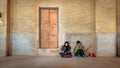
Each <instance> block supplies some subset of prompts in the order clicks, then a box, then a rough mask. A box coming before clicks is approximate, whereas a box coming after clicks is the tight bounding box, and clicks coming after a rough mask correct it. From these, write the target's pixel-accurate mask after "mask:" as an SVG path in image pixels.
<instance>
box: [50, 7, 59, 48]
mask: <svg viewBox="0 0 120 68" xmlns="http://www.w3.org/2000/svg"><path fill="white" fill-rule="evenodd" d="M50 45H51V46H50V47H51V48H53V47H57V10H56V9H51V10H50Z"/></svg>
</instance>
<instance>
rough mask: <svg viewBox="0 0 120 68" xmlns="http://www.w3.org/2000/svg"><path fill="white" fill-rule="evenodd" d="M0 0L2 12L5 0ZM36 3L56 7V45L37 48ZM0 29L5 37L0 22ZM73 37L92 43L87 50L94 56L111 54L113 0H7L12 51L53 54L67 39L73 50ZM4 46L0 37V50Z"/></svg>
mask: <svg viewBox="0 0 120 68" xmlns="http://www.w3.org/2000/svg"><path fill="white" fill-rule="evenodd" d="M0 1H1V2H0V3H1V4H0V7H2V8H3V9H2V10H4V12H6V11H7V9H6V2H5V1H7V0H0ZM2 4H3V5H2ZM39 7H58V8H59V18H58V19H59V23H58V26H59V32H58V33H59V36H58V37H59V39H58V40H59V48H57V49H40V48H39V44H40V43H39V33H40V32H39V24H40V23H39ZM0 9H1V8H0ZM4 18H6V17H4ZM4 21H6V19H4ZM0 32H2V33H0V37H1V38H0V39H2V38H4V40H6V39H5V37H6V34H5V32H6V26H0ZM77 40H80V41H81V42H82V44H83V45H84V46H85V47H86V48H87V47H88V46H90V45H92V48H91V50H90V52H95V53H96V54H97V56H115V54H116V0H10V42H11V43H10V44H11V47H12V55H39V56H47V55H51V56H56V55H58V54H59V50H60V48H61V46H62V45H63V44H64V41H69V42H70V45H71V47H72V51H73V48H74V46H75V45H76V44H75V43H76V41H77ZM1 45H3V46H1ZM5 46H6V42H4V43H3V40H0V50H2V49H1V48H5ZM0 52H2V51H0ZM4 52H5V51H4ZM3 54H5V53H3ZM0 55H2V54H1V53H0Z"/></svg>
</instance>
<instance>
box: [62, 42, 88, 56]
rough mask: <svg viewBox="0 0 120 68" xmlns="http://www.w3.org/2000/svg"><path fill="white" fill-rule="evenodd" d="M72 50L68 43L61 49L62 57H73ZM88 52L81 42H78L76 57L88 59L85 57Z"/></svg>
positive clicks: (75, 50)
mask: <svg viewBox="0 0 120 68" xmlns="http://www.w3.org/2000/svg"><path fill="white" fill-rule="evenodd" d="M70 50H71V46H70V45H69V42H68V41H66V42H65V43H64V45H63V46H62V48H61V52H60V56H61V57H65V58H70V57H72V53H71V51H70ZM86 50H87V49H85V48H84V46H83V45H82V44H81V42H80V41H77V42H76V46H75V47H74V55H75V56H76V57H86V56H85V51H86Z"/></svg>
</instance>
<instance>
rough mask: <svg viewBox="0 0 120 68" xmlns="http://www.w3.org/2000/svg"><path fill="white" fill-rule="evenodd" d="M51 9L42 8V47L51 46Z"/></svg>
mask: <svg viewBox="0 0 120 68" xmlns="http://www.w3.org/2000/svg"><path fill="white" fill-rule="evenodd" d="M48 12H49V10H46V9H44V10H41V48H46V47H48V46H49V39H48V38H49V28H48V27H49V18H48V16H49V13H48Z"/></svg>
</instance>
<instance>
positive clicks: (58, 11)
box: [38, 7, 59, 49]
mask: <svg viewBox="0 0 120 68" xmlns="http://www.w3.org/2000/svg"><path fill="white" fill-rule="evenodd" d="M41 9H57V47H56V48H59V44H58V43H59V8H58V7H39V16H38V17H39V48H40V49H56V48H41Z"/></svg>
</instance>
